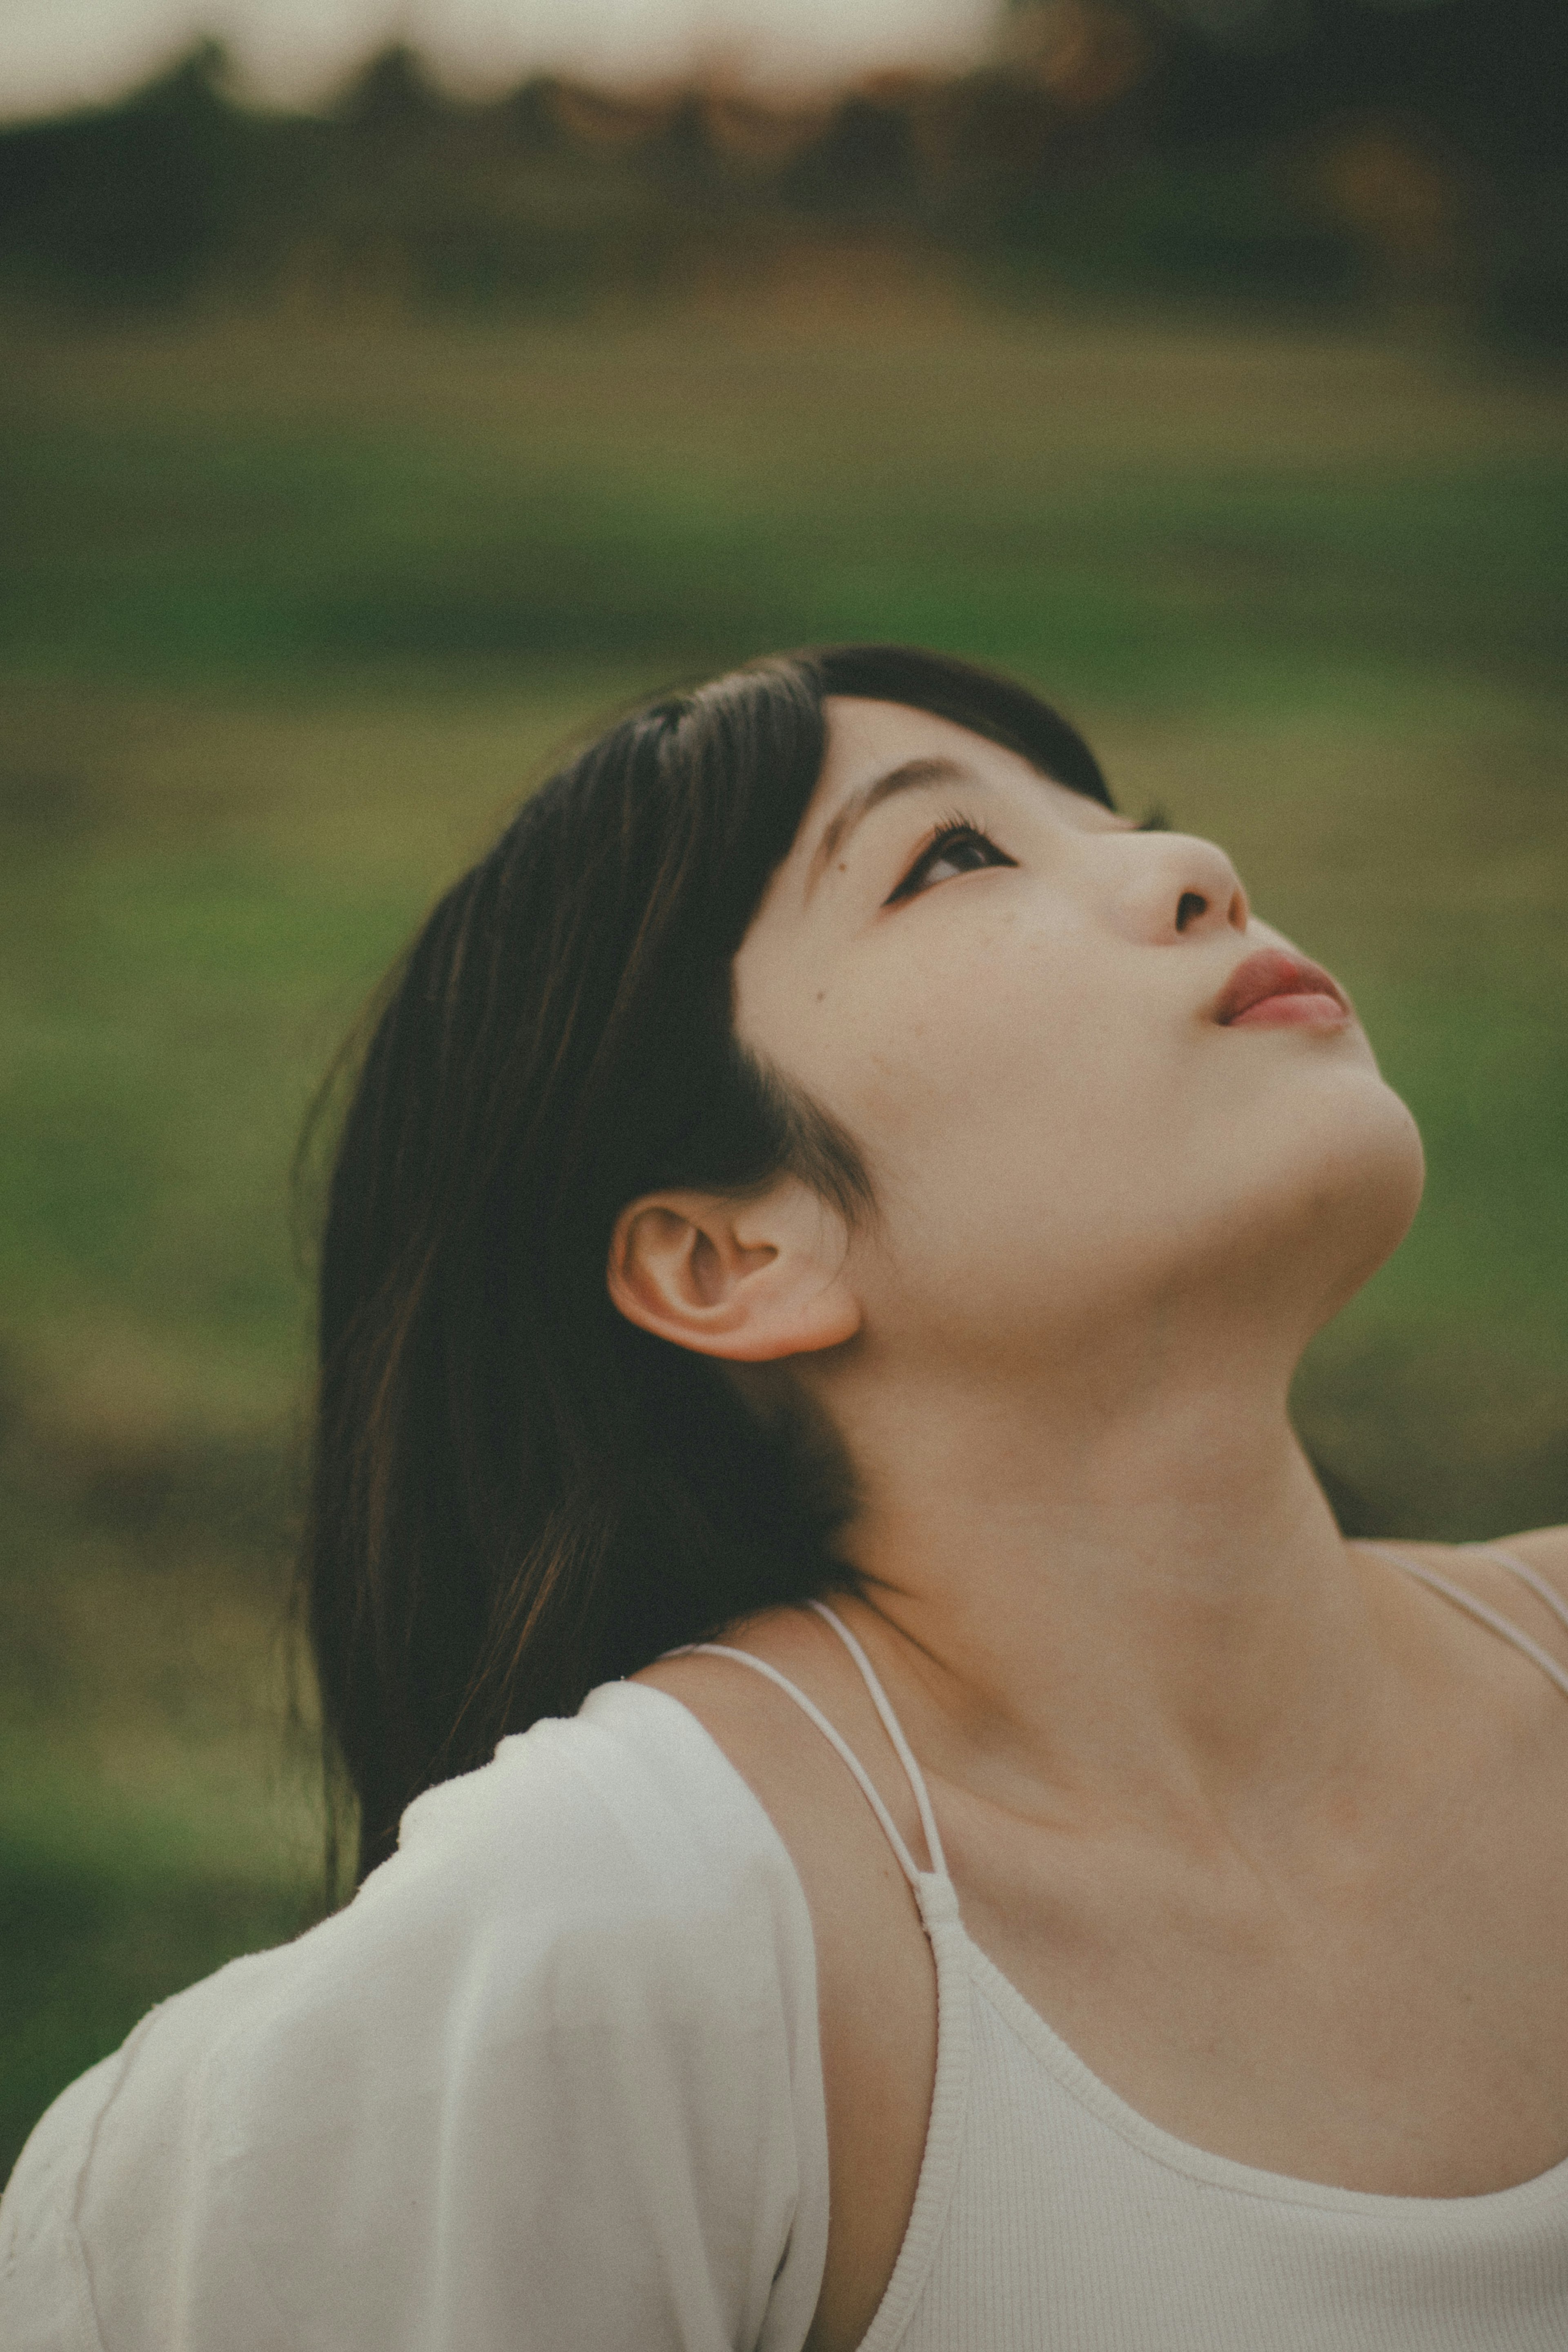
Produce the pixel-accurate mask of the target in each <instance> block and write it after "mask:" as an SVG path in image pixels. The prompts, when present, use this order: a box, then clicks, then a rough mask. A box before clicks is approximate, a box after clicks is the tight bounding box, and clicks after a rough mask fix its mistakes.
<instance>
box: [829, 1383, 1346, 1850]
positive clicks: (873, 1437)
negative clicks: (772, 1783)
mask: <svg viewBox="0 0 1568 2352" xmlns="http://www.w3.org/2000/svg"><path fill="white" fill-rule="evenodd" d="M1162 1352H1163V1353H1164V1355H1165V1360H1166V1362H1167V1363H1168V1362H1169V1361H1170V1360H1171V1358H1172V1355H1173V1354H1179V1353H1181V1352H1182V1351H1162ZM1191 1360H1197V1361H1199V1362H1203V1361H1205V1360H1206V1361H1207V1367H1208V1369H1207V1371H1199V1372H1197V1373H1194V1372H1191V1371H1184V1372H1183V1373H1181V1374H1175V1373H1170V1374H1166V1375H1164V1376H1159V1377H1154V1378H1150V1377H1147V1376H1145V1377H1142V1378H1139V1379H1135V1380H1134V1379H1116V1378H1106V1379H1099V1378H1095V1377H1093V1376H1092V1372H1091V1373H1090V1374H1089V1375H1087V1376H1086V1375H1085V1372H1084V1370H1083V1368H1082V1365H1081V1366H1080V1367H1079V1369H1078V1372H1077V1376H1076V1377H1075V1378H1073V1379H1072V1380H1071V1381H1044V1382H1043V1383H1040V1382H1037V1381H1019V1382H1017V1383H1009V1384H998V1383H997V1382H995V1381H946V1382H945V1381H942V1380H940V1379H939V1378H933V1377H931V1376H929V1375H928V1374H924V1373H922V1374H915V1375H912V1376H910V1377H908V1378H905V1379H900V1380H894V1381H891V1382H889V1381H885V1380H883V1379H880V1378H879V1379H877V1380H875V1381H870V1380H867V1381H863V1382H862V1381H858V1380H856V1379H855V1378H854V1376H853V1374H851V1376H850V1379H849V1381H847V1382H846V1387H847V1389H848V1390H849V1391H850V1392H849V1393H846V1394H844V1395H841V1396H840V1397H837V1398H835V1399H834V1400H833V1411H834V1417H835V1419H836V1420H837V1422H838V1423H839V1426H840V1427H841V1429H842V1430H843V1432H844V1433H845V1435H846V1438H847V1440H848V1443H849V1445H850V1449H851V1453H852V1458H853V1459H854V1461H855V1464H856V1466H857V1471H858V1474H859V1477H860V1486H861V1494H862V1504H861V1507H860V1508H859V1510H858V1512H857V1515H856V1517H855V1518H854V1520H853V1522H852V1526H851V1528H850V1529H849V1531H848V1534H847V1538H846V1543H845V1549H846V1550H847V1553H848V1555H849V1557H850V1559H852V1562H853V1564H854V1566H855V1567H856V1568H857V1569H858V1570H859V1571H860V1572H861V1574H862V1578H863V1579H864V1588H863V1590H864V1610H865V1611H866V1612H870V1615H869V1616H868V1617H867V1619H866V1621H865V1622H866V1631H867V1636H868V1639H873V1640H874V1641H875V1643H876V1644H877V1647H878V1651H879V1654H880V1655H881V1656H882V1657H883V1659H885V1661H886V1662H887V1664H888V1665H889V1669H890V1671H891V1672H892V1673H893V1674H894V1676H895V1678H896V1680H897V1683H898V1685H899V1689H900V1696H901V1698H902V1699H904V1701H906V1702H907V1703H909V1704H910V1705H911V1706H912V1709H913V1711H914V1712H915V1714H916V1716H917V1717H919V1718H920V1719H921V1727H922V1731H923V1733H924V1735H925V1752H926V1753H927V1754H928V1755H929V1756H930V1758H931V1760H932V1762H933V1764H934V1766H935V1768H936V1769H937V1770H938V1771H944V1772H946V1773H947V1774H948V1775H949V1777H953V1778H956V1779H964V1778H966V1777H967V1778H970V1779H973V1778H975V1777H976V1774H977V1772H978V1773H979V1774H980V1776H981V1777H988V1776H989V1777H994V1775H995V1773H997V1772H998V1771H999V1772H1000V1773H1001V1774H1002V1775H1003V1777H1004V1778H1005V1779H1006V1780H1008V1782H1009V1786H1010V1787H1011V1789H1012V1791H1013V1797H1014V1801H1024V1802H1026V1803H1027V1802H1028V1801H1029V1800H1028V1798H1027V1795H1023V1794H1020V1780H1019V1776H1020V1775H1021V1776H1022V1780H1023V1782H1024V1783H1030V1782H1033V1783H1036V1784H1039V1785H1040V1788H1041V1789H1042V1790H1045V1789H1048V1790H1051V1792H1053V1794H1054V1795H1055V1796H1058V1797H1060V1796H1061V1795H1064V1794H1067V1793H1069V1792H1076V1793H1077V1794H1078V1795H1080V1796H1082V1797H1083V1798H1084V1799H1085V1800H1086V1801H1092V1803H1093V1804H1094V1805H1095V1806H1096V1808H1099V1807H1102V1806H1104V1805H1106V1804H1109V1805H1112V1806H1115V1807H1117V1808H1120V1809H1126V1808H1131V1809H1133V1810H1134V1811H1139V1812H1145V1811H1148V1810H1149V1809H1150V1808H1155V1809H1168V1808H1169V1807H1170V1806H1172V1805H1176V1806H1177V1807H1179V1808H1181V1809H1183V1810H1186V1809H1197V1810H1201V1811H1206V1812H1212V1811H1216V1810H1218V1811H1223V1812H1226V1813H1234V1812H1235V1811H1238V1810H1243V1811H1245V1810H1249V1809H1251V1810H1256V1809H1257V1808H1259V1807H1260V1806H1263V1807H1266V1806H1269V1805H1270V1804H1287V1805H1288V1804H1289V1803H1290V1802H1291V1801H1292V1799H1293V1798H1295V1797H1296V1796H1298V1795H1300V1794H1301V1793H1302V1791H1303V1790H1305V1789H1307V1788H1309V1787H1316V1786H1321V1784H1322V1780H1323V1779H1324V1778H1325V1776H1329V1775H1332V1774H1333V1770H1334V1769H1335V1767H1336V1765H1338V1764H1341V1763H1343V1762H1344V1761H1346V1760H1347V1759H1350V1758H1351V1757H1353V1756H1354V1754H1355V1753H1356V1752H1358V1751H1359V1749H1360V1748H1361V1747H1362V1745H1363V1744H1364V1737H1365V1734H1366V1731H1367V1727H1368V1726H1369V1725H1370V1723H1371V1721H1372V1710H1373V1707H1374V1704H1375V1696H1376V1687H1377V1678H1376V1674H1375V1660H1374V1654H1373V1653H1374V1643H1372V1641H1371V1640H1370V1639H1369V1638H1368V1626H1367V1622H1366V1619H1367V1614H1368V1606H1369V1604H1368V1601H1367V1597H1366V1594H1367V1588H1366V1585H1365V1581H1364V1578H1363V1577H1362V1575H1361V1574H1360V1573H1358V1571H1357V1569H1356V1566H1355V1563H1354V1559H1353V1558H1352V1557H1351V1556H1350V1555H1349V1554H1348V1553H1347V1551H1346V1549H1345V1546H1344V1544H1343V1539H1342V1538H1341V1537H1340V1534H1339V1531H1338V1529H1337V1528H1336V1527H1335V1525H1334V1522H1333V1517H1332V1515H1331V1513H1330V1511H1329V1509H1328V1507H1327V1505H1326V1503H1325V1502H1324V1500H1323V1498H1322V1494H1321V1492H1320V1490H1319V1488H1318V1486H1317V1483H1316V1481H1315V1479H1314V1478H1313V1476H1312V1471H1311V1469H1310V1467H1309V1465H1308V1464H1307V1462H1306V1460H1305V1457H1304V1456H1303V1454H1302V1453H1301V1447H1300V1445H1299V1444H1298V1442H1297V1440H1296V1438H1295V1435H1294V1433H1293V1432H1292V1431H1291V1427H1290V1423H1289V1420H1288V1417H1287V1412H1286V1398H1287V1391H1288V1386H1289V1374H1290V1370H1291V1365H1290V1363H1289V1362H1288V1361H1281V1362H1278V1363H1275V1364H1272V1365H1270V1364H1268V1363H1265V1362H1262V1361H1260V1360H1259V1359H1258V1357H1257V1354H1256V1352H1255V1351H1252V1352H1250V1353H1249V1351H1247V1350H1245V1349H1240V1348H1237V1347H1230V1348H1228V1349H1219V1350H1218V1351H1216V1350H1210V1351H1209V1352H1208V1354H1207V1359H1205V1358H1204V1356H1203V1352H1202V1351H1201V1350H1200V1351H1196V1355H1195V1358H1194V1359H1191ZM1097 1369H1098V1370H1101V1371H1104V1370H1107V1368H1106V1367H1104V1366H1101V1367H1099V1368H1097ZM1145 1375H1146V1367H1145ZM855 1391H859V1392H858V1393H856V1392H855ZM1107 1398H1111V1399H1113V1400H1114V1401H1113V1402H1107ZM872 1618H874V1620H875V1621H877V1622H876V1623H875V1624H874V1625H873V1624H872V1622H871V1619H872Z"/></svg>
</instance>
